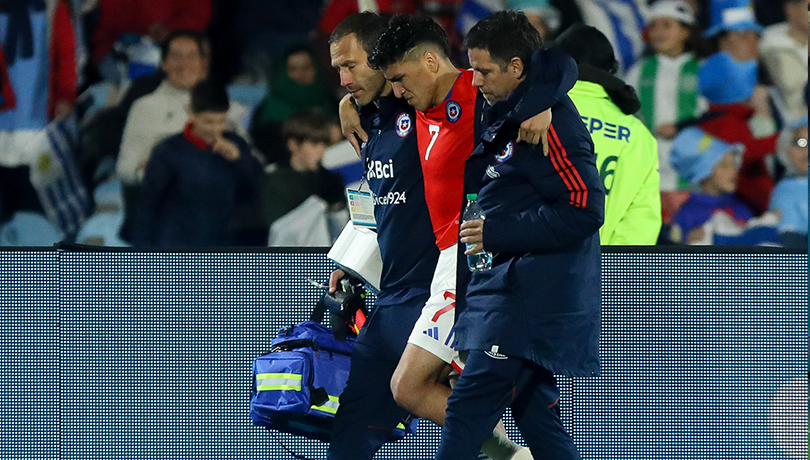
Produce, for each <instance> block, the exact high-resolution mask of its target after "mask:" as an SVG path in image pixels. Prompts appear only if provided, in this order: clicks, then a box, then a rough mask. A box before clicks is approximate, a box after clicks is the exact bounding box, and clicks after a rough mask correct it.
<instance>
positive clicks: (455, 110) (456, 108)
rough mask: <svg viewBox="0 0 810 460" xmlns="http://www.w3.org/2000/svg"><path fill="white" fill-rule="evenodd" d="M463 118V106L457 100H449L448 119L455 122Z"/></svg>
mask: <svg viewBox="0 0 810 460" xmlns="http://www.w3.org/2000/svg"><path fill="white" fill-rule="evenodd" d="M459 118H461V106H460V105H458V102H456V101H449V102H447V120H448V121H449V122H450V123H455V122H457V121H458V119H459Z"/></svg>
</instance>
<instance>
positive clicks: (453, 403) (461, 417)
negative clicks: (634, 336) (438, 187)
mask: <svg viewBox="0 0 810 460" xmlns="http://www.w3.org/2000/svg"><path fill="white" fill-rule="evenodd" d="M541 45H542V41H541V39H540V36H539V35H538V34H537V31H536V30H535V29H534V28H533V27H532V26H531V24H530V23H529V21H528V19H526V17H525V16H523V15H522V14H521V13H516V12H512V11H503V12H498V13H493V14H491V15H490V16H488V17H487V18H485V19H483V20H482V21H480V22H479V23H478V24H477V25H476V26H474V27H473V28H472V29H471V30H470V32H469V34H468V35H467V47H468V56H469V58H470V64H471V66H472V68H473V70H474V73H475V75H474V84H475V85H476V86H479V87H480V89H481V91H482V93H483V94H484V95H485V96H486V98H487V101H488V102H490V103H493V106H492V108H491V110H490V111H489V112H488V113H487V121H486V126H487V128H486V130H485V131H484V133H483V136H482V139H483V140H482V142H481V143H480V144H479V145H478V147H477V148H476V150H475V152H474V153H473V156H472V157H471V158H470V160H469V162H468V169H471V168H472V167H474V166H475V167H477V166H478V165H479V164H480V163H481V161H480V159H482V158H483V159H484V160H485V161H484V162H483V163H484V164H485V167H484V168H480V169H478V171H479V172H480V177H482V178H483V179H482V182H481V189H480V191H479V195H478V197H479V201H480V203H481V206H482V208H483V210H484V212H485V214H486V216H487V217H486V220H475V221H471V222H465V223H464V225H462V227H461V228H462V231H461V237H462V239H461V242H462V243H467V244H473V245H476V247H474V248H472V249H470V250H468V251H467V253H468V254H471V253H475V252H477V251H479V250H482V249H483V250H486V251H492V252H493V253H494V259H493V266H492V269H491V270H487V271H482V272H475V273H473V274H472V279H471V281H470V284H469V286H468V290H467V298H466V300H467V303H466V307H465V309H464V310H463V311H460V312H459V316H458V320H457V322H456V337H457V344H456V348H457V349H458V350H460V351H466V352H468V357H467V359H466V366H465V369H464V372H463V373H462V374H461V376H460V378H459V381H458V383H457V384H456V386H455V387H454V388H453V393H452V395H451V396H450V398H449V400H448V406H447V418H446V420H445V425H444V428H443V429H442V441H441V444H440V446H439V451H438V453H437V456H436V458H437V459H439V460H448V459H462V460H472V459H475V458H476V452H477V448H476V446H478V445H480V444H481V443H482V442H483V440H484V438H485V437H486V435H487V434H488V433H489V432H490V431H491V429H492V427H494V426H495V424H496V423H497V422H498V420H499V419H500V418H501V416H502V415H503V413H504V411H505V410H506V407H507V406H511V407H512V414H513V415H514V417H515V422H516V423H517V426H518V428H519V429H520V431H521V434H522V435H523V437H524V439H525V440H526V442H527V443H528V444H529V447H530V448H531V451H532V455H533V456H534V458H537V459H541V458H542V459H555V460H570V459H579V458H580V455H579V453H578V452H577V449H576V447H575V446H574V443H573V441H572V439H571V437H570V436H569V435H568V433H566V431H565V429H564V428H563V425H562V423H561V421H560V418H559V404H558V403H559V391H558V389H557V385H556V381H555V378H554V373H557V374H564V375H569V376H590V375H597V374H598V372H599V356H598V346H599V332H600V308H601V307H600V263H601V260H600V248H599V234H598V230H599V227H600V226H601V225H602V221H603V217H604V206H605V202H604V191H603V190H602V185H601V181H600V180H599V173H598V171H597V169H596V164H595V154H594V151H593V143H592V141H591V136H590V135H589V133H588V131H587V129H586V128H585V126H584V125H583V124H582V122H581V120H580V116H579V113H578V112H577V110H576V108H575V107H574V104H573V103H572V102H571V100H570V99H569V98H568V97H567V96H565V95H561V96H560V97H559V98H558V100H557V102H556V103H555V104H554V105H553V106H552V109H551V110H552V112H553V114H554V121H553V123H552V124H551V128H550V130H549V141H550V142H549V144H550V150H551V151H550V154H549V157H544V156H541V155H538V154H537V152H536V151H534V150H533V149H531V148H530V147H528V146H526V145H524V144H521V143H518V142H515V140H516V137H517V133H518V128H519V124H520V122H521V121H522V120H524V119H525V118H526V117H527V115H528V114H527V112H528V111H530V110H531V109H530V107H532V106H533V105H534V103H533V101H534V100H535V98H537V97H540V96H541V94H537V93H536V92H535V91H534V90H533V89H532V88H531V87H530V86H529V84H528V82H527V81H524V80H531V79H533V78H534V76H535V75H536V74H537V73H538V72H543V71H544V68H545V67H547V65H548V63H549V62H550V61H551V60H553V59H558V56H559V55H562V54H564V53H562V52H561V51H559V50H555V49H552V50H547V51H540V52H537V53H534V52H535V51H537V50H539V49H540V47H541ZM533 53H534V54H533ZM567 60H568V63H569V66H570V67H572V68H575V65H576V64H575V62H574V61H573V60H572V59H570V58H567ZM572 84H573V82H572Z"/></svg>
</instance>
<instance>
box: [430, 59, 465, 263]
mask: <svg viewBox="0 0 810 460" xmlns="http://www.w3.org/2000/svg"><path fill="white" fill-rule="evenodd" d="M472 78H473V73H472V71H471V70H467V71H464V72H463V73H462V74H461V75H460V76H459V77H458V79H457V80H456V83H455V84H454V85H453V89H452V90H450V94H449V96H448V97H447V99H445V100H444V102H442V103H441V104H439V105H437V106H436V107H433V108H430V109H428V110H427V112H424V113H423V112H420V111H417V112H416V129H417V136H416V138H417V141H418V143H419V155H420V157H421V159H422V174H423V175H424V176H425V201H427V206H428V211H429V212H430V221H431V222H432V223H433V233H434V234H435V235H436V245H437V246H438V247H439V250H444V249H447V248H449V247H450V246H452V245H453V244H455V243H456V242H457V241H458V231H459V228H458V227H459V217H460V212H461V206H462V200H463V198H464V197H463V196H462V195H463V189H464V163H465V162H466V161H467V158H468V157H469V156H470V154H471V153H472V151H473V149H474V148H475V100H476V97H477V95H478V88H476V87H475V86H473V85H472Z"/></svg>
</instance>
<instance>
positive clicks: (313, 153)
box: [259, 112, 346, 231]
mask: <svg viewBox="0 0 810 460" xmlns="http://www.w3.org/2000/svg"><path fill="white" fill-rule="evenodd" d="M282 136H283V139H284V146H285V147H286V155H285V157H284V158H283V159H282V160H280V161H278V162H277V163H276V164H273V165H271V166H270V167H268V173H267V175H266V176H265V177H264V179H263V180H262V185H261V188H260V196H259V200H260V206H261V211H260V212H261V216H262V219H263V222H264V224H265V228H271V227H272V226H273V223H274V222H276V220H277V219H279V218H281V217H282V216H284V215H286V214H287V213H289V212H290V211H293V210H294V209H296V208H297V207H298V206H299V205H301V204H302V203H304V202H305V201H307V200H308V199H309V198H310V197H312V196H313V195H314V196H316V197H317V198H318V199H319V200H317V202H318V205H319V207H320V209H321V210H322V211H324V212H330V211H337V210H340V209H343V208H345V207H346V200H345V198H344V190H343V178H342V177H341V176H340V174H338V173H335V172H331V171H327V170H326V169H325V168H324V167H323V166H322V165H321V161H322V160H323V155H324V153H325V152H326V146H327V145H329V143H330V139H331V134H330V132H329V127H328V126H327V124H326V122H325V120H324V118H323V116H322V115H320V114H319V113H317V112H299V113H297V114H295V115H293V116H292V117H290V118H289V119H288V120H287V121H285V122H284V126H283V129H282ZM315 214H318V216H319V217H323V212H322V213H320V214H319V213H315ZM344 223H345V222H344ZM291 224H292V225H295V226H298V227H299V228H300V229H301V230H302V231H306V229H307V225H308V224H307V222H297V223H291Z"/></svg>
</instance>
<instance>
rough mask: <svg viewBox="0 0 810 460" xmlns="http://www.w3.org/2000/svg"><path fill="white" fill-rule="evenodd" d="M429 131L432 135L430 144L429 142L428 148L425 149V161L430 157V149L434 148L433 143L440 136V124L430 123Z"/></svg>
mask: <svg viewBox="0 0 810 460" xmlns="http://www.w3.org/2000/svg"><path fill="white" fill-rule="evenodd" d="M428 131H429V132H430V135H431V136H432V137H431V138H430V144H428V146H427V150H425V161H427V160H428V158H430V149H432V148H433V144H435V143H436V139H438V138H439V125H428Z"/></svg>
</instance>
